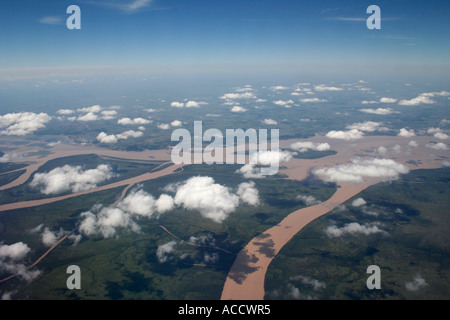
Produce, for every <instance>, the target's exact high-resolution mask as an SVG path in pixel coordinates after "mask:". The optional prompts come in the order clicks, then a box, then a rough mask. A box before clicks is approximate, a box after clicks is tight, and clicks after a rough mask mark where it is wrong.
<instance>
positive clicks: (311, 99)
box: [300, 98, 328, 103]
mask: <svg viewBox="0 0 450 320" xmlns="http://www.w3.org/2000/svg"><path fill="white" fill-rule="evenodd" d="M300 101H301V102H305V103H306V102H327V101H328V100H327V99H319V98H306V99H300Z"/></svg>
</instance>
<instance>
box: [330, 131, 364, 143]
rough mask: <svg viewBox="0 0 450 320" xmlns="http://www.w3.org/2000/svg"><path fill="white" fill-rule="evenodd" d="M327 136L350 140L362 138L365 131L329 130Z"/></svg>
mask: <svg viewBox="0 0 450 320" xmlns="http://www.w3.org/2000/svg"><path fill="white" fill-rule="evenodd" d="M325 136H326V137H327V138H330V139H340V140H346V141H350V140H357V139H361V138H362V137H363V136H364V133H363V132H361V131H359V130H357V129H354V130H348V131H342V130H332V131H329V132H328V133H327V134H326V135H325Z"/></svg>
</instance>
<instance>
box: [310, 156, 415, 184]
mask: <svg viewBox="0 0 450 320" xmlns="http://www.w3.org/2000/svg"><path fill="white" fill-rule="evenodd" d="M408 172H409V168H408V167H407V166H405V165H403V164H401V163H398V162H396V161H394V160H391V159H353V160H352V161H351V162H350V163H347V164H340V165H336V166H334V167H329V168H321V169H315V170H313V173H314V174H315V175H317V176H319V177H321V178H322V179H323V180H325V181H330V182H356V183H359V182H364V181H366V180H367V179H371V178H375V179H382V180H390V179H397V178H398V177H399V175H400V174H406V173H408Z"/></svg>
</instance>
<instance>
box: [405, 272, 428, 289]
mask: <svg viewBox="0 0 450 320" xmlns="http://www.w3.org/2000/svg"><path fill="white" fill-rule="evenodd" d="M427 286H428V284H427V282H426V281H425V279H424V278H423V277H422V276H421V275H420V274H417V275H416V276H415V277H414V279H413V280H412V281H409V282H406V283H405V288H406V290H408V291H413V292H415V291H419V290H420V289H423V288H425V287H427Z"/></svg>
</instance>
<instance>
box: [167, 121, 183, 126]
mask: <svg viewBox="0 0 450 320" xmlns="http://www.w3.org/2000/svg"><path fill="white" fill-rule="evenodd" d="M170 125H171V126H172V127H181V126H182V125H183V123H182V122H181V121H180V120H173V121H172V122H171V123H170Z"/></svg>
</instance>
